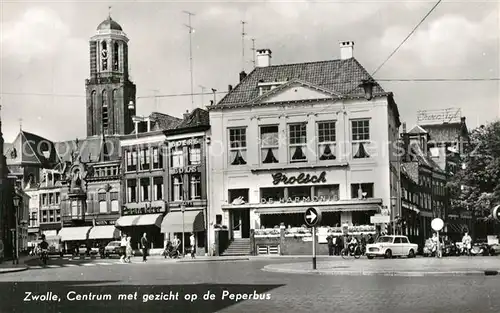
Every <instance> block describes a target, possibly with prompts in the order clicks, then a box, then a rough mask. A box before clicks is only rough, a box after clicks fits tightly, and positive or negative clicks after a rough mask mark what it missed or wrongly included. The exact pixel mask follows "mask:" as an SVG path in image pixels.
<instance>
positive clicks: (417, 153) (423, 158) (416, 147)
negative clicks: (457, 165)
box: [409, 142, 444, 173]
mask: <svg viewBox="0 0 500 313" xmlns="http://www.w3.org/2000/svg"><path fill="white" fill-rule="evenodd" d="M409 150H410V156H413V160H412V161H416V162H418V164H419V165H424V166H427V167H429V168H431V169H433V170H434V171H437V172H441V173H444V171H443V170H442V169H441V167H440V166H439V165H438V164H437V163H436V162H435V161H434V160H433V159H432V158H431V157H430V156H429V155H427V154H426V153H425V152H424V151H422V148H421V147H420V144H418V143H416V142H413V143H410V146H409Z"/></svg>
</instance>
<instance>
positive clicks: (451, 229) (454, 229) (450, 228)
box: [446, 223, 469, 234]
mask: <svg viewBox="0 0 500 313" xmlns="http://www.w3.org/2000/svg"><path fill="white" fill-rule="evenodd" d="M467 229H469V227H468V226H467V225H465V224H456V223H448V224H447V225H446V232H447V233H453V234H462V233H463V232H464V230H467Z"/></svg>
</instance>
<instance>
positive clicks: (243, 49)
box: [241, 21, 247, 72]
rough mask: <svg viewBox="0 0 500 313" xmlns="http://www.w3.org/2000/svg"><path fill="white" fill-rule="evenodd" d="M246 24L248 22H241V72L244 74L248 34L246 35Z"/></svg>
mask: <svg viewBox="0 0 500 313" xmlns="http://www.w3.org/2000/svg"><path fill="white" fill-rule="evenodd" d="M245 24H247V22H245V21H241V70H242V71H243V72H244V71H245V36H246V35H247V33H245Z"/></svg>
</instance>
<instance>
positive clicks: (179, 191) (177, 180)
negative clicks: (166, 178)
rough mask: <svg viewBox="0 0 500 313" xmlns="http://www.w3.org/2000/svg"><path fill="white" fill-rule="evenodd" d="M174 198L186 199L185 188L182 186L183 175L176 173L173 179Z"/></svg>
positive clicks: (174, 199)
mask: <svg viewBox="0 0 500 313" xmlns="http://www.w3.org/2000/svg"><path fill="white" fill-rule="evenodd" d="M172 185H173V186H172V200H173V201H182V200H184V190H183V188H182V176H180V175H175V176H173V180H172Z"/></svg>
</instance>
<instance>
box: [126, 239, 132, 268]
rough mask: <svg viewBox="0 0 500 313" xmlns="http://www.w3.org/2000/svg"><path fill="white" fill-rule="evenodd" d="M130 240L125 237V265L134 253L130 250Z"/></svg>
mask: <svg viewBox="0 0 500 313" xmlns="http://www.w3.org/2000/svg"><path fill="white" fill-rule="evenodd" d="M130 239H131V237H128V236H127V246H126V255H127V256H126V258H125V262H127V263H130V262H131V261H130V258H131V257H132V254H133V253H134V251H133V250H132V243H131V242H130Z"/></svg>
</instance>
